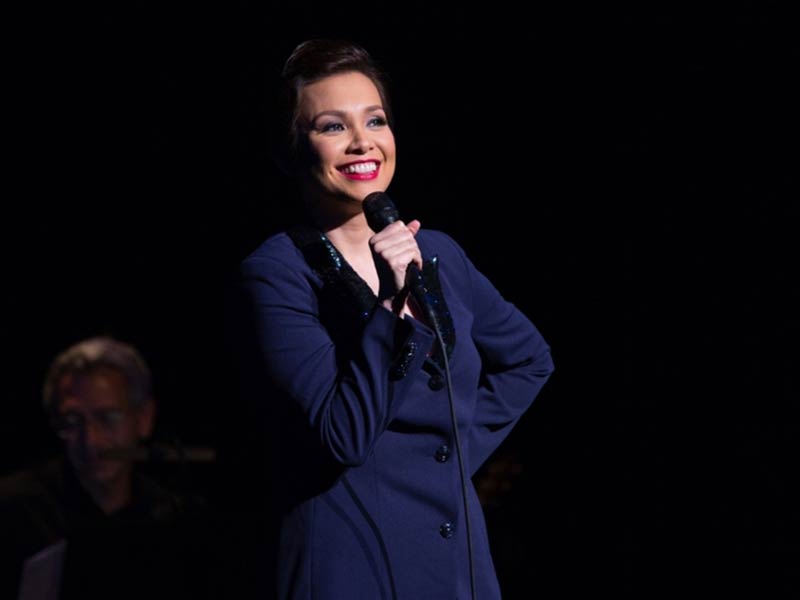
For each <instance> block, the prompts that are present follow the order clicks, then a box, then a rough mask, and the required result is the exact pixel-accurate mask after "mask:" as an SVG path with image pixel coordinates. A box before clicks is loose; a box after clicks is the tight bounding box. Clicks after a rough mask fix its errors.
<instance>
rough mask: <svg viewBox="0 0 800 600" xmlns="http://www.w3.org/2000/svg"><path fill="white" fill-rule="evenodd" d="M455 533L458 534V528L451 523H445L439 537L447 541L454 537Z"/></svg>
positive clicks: (440, 528)
mask: <svg viewBox="0 0 800 600" xmlns="http://www.w3.org/2000/svg"><path fill="white" fill-rule="evenodd" d="M455 532H456V526H455V525H453V524H452V523H451V522H450V521H445V522H444V523H442V524H441V526H440V527H439V535H440V536H442V537H443V538H444V539H446V540H449V539H450V538H451V537H453V534H454V533H455Z"/></svg>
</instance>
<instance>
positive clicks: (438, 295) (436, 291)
mask: <svg viewBox="0 0 800 600" xmlns="http://www.w3.org/2000/svg"><path fill="white" fill-rule="evenodd" d="M287 234H288V235H289V237H290V238H291V240H292V241H293V242H294V244H295V245H296V246H297V247H298V249H299V250H300V251H301V252H302V253H303V257H304V258H305V260H306V262H307V263H308V265H309V266H310V267H311V268H312V269H313V270H314V272H315V273H316V274H317V275H318V276H319V278H320V279H321V280H322V283H323V286H325V287H326V288H327V291H328V293H331V294H332V295H333V297H334V298H336V301H340V302H342V303H347V304H348V305H352V306H354V308H355V309H356V310H357V312H358V315H359V317H360V318H361V319H362V320H363V321H365V320H366V319H367V318H368V317H369V316H370V314H372V311H374V310H375V307H376V306H377V305H378V298H377V296H375V294H374V293H373V292H372V289H370V287H369V285H368V284H367V282H366V281H364V280H363V279H362V278H361V277H360V276H359V275H358V273H356V272H355V270H354V269H353V267H351V266H350V264H349V263H348V262H347V261H346V260H345V258H344V256H342V254H341V253H340V252H339V251H338V250H337V249H336V247H335V246H334V245H333V244H332V243H331V241H330V240H329V239H328V237H327V236H326V235H325V234H324V233H322V232H320V231H318V230H316V229H314V228H312V227H309V226H305V225H299V226H296V227H293V228H292V229H290V230H288V231H287ZM422 278H423V281H424V283H425V299H426V301H427V302H428V304H429V305H430V306H431V307H432V309H433V311H434V313H436V316H437V320H438V322H439V327H440V329H441V332H440V333H441V334H442V339H443V340H444V343H445V347H446V349H447V356H448V358H449V357H451V356H452V354H453V349H454V348H455V344H456V333H455V329H454V327H453V318H452V316H451V315H450V310H449V309H448V308H447V302H445V299H444V294H442V286H441V282H440V281H439V259H438V257H437V256H434V257H432V258H429V259H426V260H425V261H424V263H423V268H422ZM431 360H432V361H433V362H434V363H435V364H436V365H437V366H438V367H439V368H440V369H443V368H444V361H443V358H442V351H441V348H439V345H438V344H436V345H435V350H434V352H433V355H432V356H431Z"/></svg>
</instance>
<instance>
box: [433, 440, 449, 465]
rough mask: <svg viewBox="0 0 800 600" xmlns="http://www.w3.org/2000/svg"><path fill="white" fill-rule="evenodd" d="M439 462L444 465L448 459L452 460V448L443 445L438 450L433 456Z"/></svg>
mask: <svg viewBox="0 0 800 600" xmlns="http://www.w3.org/2000/svg"><path fill="white" fill-rule="evenodd" d="M433 457H434V458H435V459H436V461H437V462H440V463H443V462H447V459H448V458H450V448H449V446H448V445H447V444H442V445H441V446H439V447H438V448H437V449H436V454H434V455H433Z"/></svg>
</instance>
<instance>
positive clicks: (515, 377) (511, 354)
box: [453, 242, 553, 475]
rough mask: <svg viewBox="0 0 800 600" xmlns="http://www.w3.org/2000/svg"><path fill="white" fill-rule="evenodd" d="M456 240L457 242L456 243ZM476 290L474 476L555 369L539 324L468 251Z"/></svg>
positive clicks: (471, 447)
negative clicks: (494, 282)
mask: <svg viewBox="0 0 800 600" xmlns="http://www.w3.org/2000/svg"><path fill="white" fill-rule="evenodd" d="M453 243H454V244H455V242H453ZM458 252H459V254H460V255H461V257H462V259H463V260H464V263H465V266H466V271H467V273H468V278H469V281H470V286H471V291H472V307H473V316H474V320H473V323H472V338H473V340H474V342H475V346H476V347H477V349H478V352H479V353H480V355H481V377H480V387H479V389H478V395H477V401H476V405H475V412H474V418H473V421H472V427H471V428H470V434H469V466H470V471H471V473H470V474H471V475H474V474H475V472H476V471H477V470H478V468H480V466H481V465H482V464H483V463H484V462H485V461H486V459H487V458H489V456H490V455H491V453H492V452H494V450H495V449H497V447H498V446H499V445H500V443H501V442H502V441H503V440H504V439H505V438H506V436H507V435H508V434H509V432H510V431H511V429H512V428H513V427H514V425H516V423H517V421H518V420H519V418H520V417H521V416H522V414H523V413H524V412H525V411H526V410H527V409H528V407H529V406H530V405H531V403H532V402H533V400H534V398H536V396H537V395H538V394H539V391H540V390H541V389H542V386H543V385H544V384H545V382H546V381H547V379H548V378H549V377H550V374H551V373H552V372H553V361H552V358H551V356H550V347H549V346H548V344H547V343H546V342H545V340H544V338H543V337H542V335H541V334H540V333H539V331H538V330H537V329H536V327H535V326H534V324H533V323H531V321H530V320H529V319H528V318H527V317H526V316H525V315H524V314H522V312H521V311H519V310H518V309H517V308H516V307H515V306H514V305H513V304H511V303H510V302H508V301H506V300H505V299H504V298H503V297H502V296H501V294H500V293H499V292H498V291H497V289H496V288H495V287H494V286H493V285H492V283H491V282H490V281H489V280H488V279H487V278H486V277H485V276H484V275H483V274H482V273H480V272H479V271H478V270H477V269H476V268H475V266H474V265H473V264H472V262H471V261H470V260H469V258H468V257H467V256H466V254H464V252H463V250H461V249H460V248H458Z"/></svg>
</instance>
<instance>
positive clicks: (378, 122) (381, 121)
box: [367, 117, 386, 127]
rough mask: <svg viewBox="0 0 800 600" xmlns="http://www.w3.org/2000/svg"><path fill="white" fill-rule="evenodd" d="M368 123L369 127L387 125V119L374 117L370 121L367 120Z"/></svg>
mask: <svg viewBox="0 0 800 600" xmlns="http://www.w3.org/2000/svg"><path fill="white" fill-rule="evenodd" d="M367 125H368V126H369V127H383V126H384V125H386V119H384V118H383V117H372V118H371V119H370V120H369V121H367Z"/></svg>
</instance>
